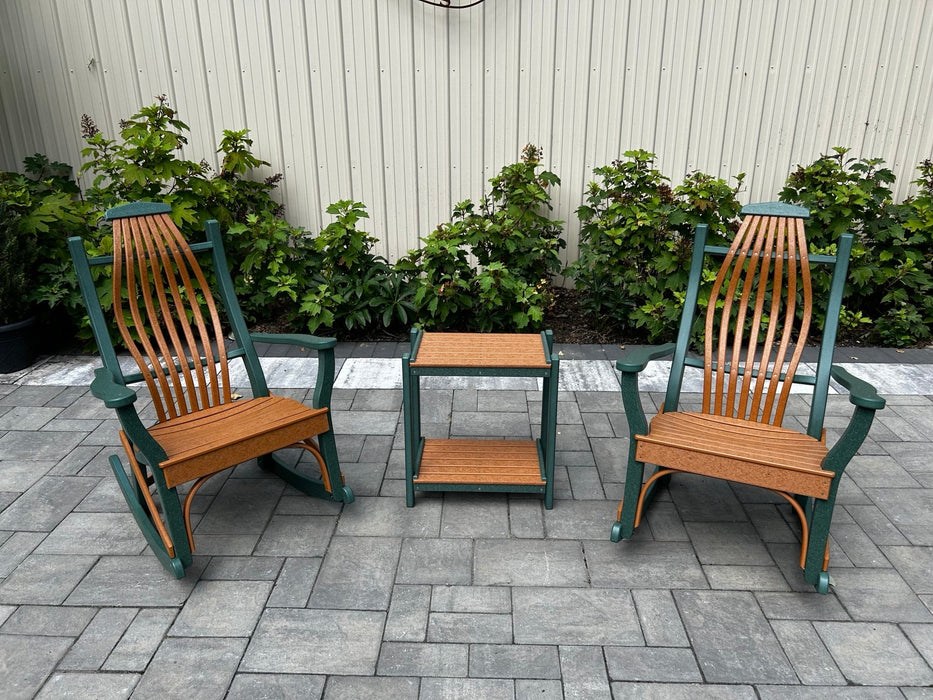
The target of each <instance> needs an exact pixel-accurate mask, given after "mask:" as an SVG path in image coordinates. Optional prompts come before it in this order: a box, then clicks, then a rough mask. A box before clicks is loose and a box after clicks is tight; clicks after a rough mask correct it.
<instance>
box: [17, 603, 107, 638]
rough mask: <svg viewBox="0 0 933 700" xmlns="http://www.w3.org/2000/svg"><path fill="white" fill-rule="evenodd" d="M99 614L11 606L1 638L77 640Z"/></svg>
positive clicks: (31, 606)
mask: <svg viewBox="0 0 933 700" xmlns="http://www.w3.org/2000/svg"><path fill="white" fill-rule="evenodd" d="M96 612H97V609H96V608H61V607H58V606H53V605H20V606H19V607H16V606H12V605H11V606H9V609H8V610H7V614H6V615H3V614H0V620H5V621H4V622H2V623H0V625H2V626H0V634H26V635H47V636H50V637H77V636H79V635H80V634H81V632H83V631H84V628H85V627H87V624H88V623H89V622H90V621H91V619H92V618H93V617H94V615H95V613H96Z"/></svg>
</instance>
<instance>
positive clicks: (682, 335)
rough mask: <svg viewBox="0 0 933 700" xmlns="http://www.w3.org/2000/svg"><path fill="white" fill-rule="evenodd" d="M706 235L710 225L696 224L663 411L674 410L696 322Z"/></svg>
mask: <svg viewBox="0 0 933 700" xmlns="http://www.w3.org/2000/svg"><path fill="white" fill-rule="evenodd" d="M708 234H709V226H708V225H706V224H699V225H698V226H697V227H696V231H695V232H694V234H693V254H692V256H691V259H690V277H689V279H688V280H687V294H686V297H685V298H684V309H683V313H682V314H681V317H680V329H679V331H678V332H677V347H676V349H675V350H674V356H673V358H672V359H671V375H670V378H669V379H668V381H667V393H666V394H665V396H664V410H665V411H676V410H677V404H678V401H679V399H680V387H681V385H682V384H683V379H684V366H685V361H686V359H687V350H688V347H689V345H690V335H691V334H692V332H693V324H694V322H695V321H696V310H697V299H698V297H699V291H700V282H701V279H700V278H701V275H702V274H703V260H704V257H705V255H706V237H707V235H708Z"/></svg>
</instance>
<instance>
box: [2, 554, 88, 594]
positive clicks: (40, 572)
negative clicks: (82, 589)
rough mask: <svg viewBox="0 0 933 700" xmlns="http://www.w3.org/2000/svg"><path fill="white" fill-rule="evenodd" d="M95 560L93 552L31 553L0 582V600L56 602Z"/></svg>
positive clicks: (83, 574)
mask: <svg viewBox="0 0 933 700" xmlns="http://www.w3.org/2000/svg"><path fill="white" fill-rule="evenodd" d="M96 561H97V558H96V557H93V556H62V555H55V554H32V555H30V556H28V557H26V559H24V560H23V562H22V563H21V564H20V565H19V566H17V567H16V569H15V570H14V571H13V573H11V574H10V575H9V576H8V577H7V579H6V580H5V581H4V582H3V583H0V603H17V604H31V605H59V604H61V603H62V602H63V601H64V600H65V599H66V598H67V597H68V595H69V594H70V593H71V592H72V590H73V589H74V588H75V586H76V585H78V583H79V582H80V581H81V580H82V579H84V577H85V575H86V574H87V572H88V570H89V569H90V568H91V567H92V566H94V564H95V562H96ZM76 604H77V605H81V603H76ZM92 605H93V603H92Z"/></svg>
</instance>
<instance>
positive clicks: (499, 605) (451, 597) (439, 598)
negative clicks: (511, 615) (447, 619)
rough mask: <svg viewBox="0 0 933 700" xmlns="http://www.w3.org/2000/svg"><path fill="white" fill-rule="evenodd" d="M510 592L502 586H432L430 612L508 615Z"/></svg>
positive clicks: (510, 599) (510, 600) (510, 606)
mask: <svg viewBox="0 0 933 700" xmlns="http://www.w3.org/2000/svg"><path fill="white" fill-rule="evenodd" d="M510 590H511V589H509V588H506V587H503V586H434V588H433V592H432V596H431V610H432V611H435V612H473V613H508V612H511V611H512V597H511V592H510Z"/></svg>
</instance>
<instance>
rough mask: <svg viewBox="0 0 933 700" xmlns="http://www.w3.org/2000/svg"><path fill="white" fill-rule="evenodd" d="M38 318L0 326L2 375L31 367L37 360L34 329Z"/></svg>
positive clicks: (0, 371)
mask: <svg viewBox="0 0 933 700" xmlns="http://www.w3.org/2000/svg"><path fill="white" fill-rule="evenodd" d="M35 325H36V317H35V316H30V317H29V318H27V319H25V320H23V321H18V322H16V323H9V324H7V325H5V326H0V374H8V373H9V372H17V371H19V370H21V369H25V368H26V367H29V365H31V364H32V363H33V362H34V361H35V359H36V348H35V342H34V334H33V329H34V328H35Z"/></svg>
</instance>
